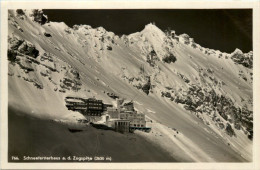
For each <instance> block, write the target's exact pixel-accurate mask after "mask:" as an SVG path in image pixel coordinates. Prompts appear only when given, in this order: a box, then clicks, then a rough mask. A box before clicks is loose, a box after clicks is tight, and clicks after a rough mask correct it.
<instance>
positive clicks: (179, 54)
mask: <svg viewBox="0 0 260 170" xmlns="http://www.w3.org/2000/svg"><path fill="white" fill-rule="evenodd" d="M47 20H48V19H47V16H45V15H44V14H43V12H42V11H41V10H9V14H8V24H9V25H8V29H9V30H8V90H9V91H8V104H9V106H12V107H15V108H18V109H21V110H23V111H25V112H28V113H29V114H31V115H34V116H37V117H40V118H48V119H55V120H59V121H76V120H78V119H83V118H84V117H83V116H82V115H81V114H80V113H77V112H72V111H69V110H67V108H66V107H65V97H67V96H77V97H93V96H95V98H97V99H102V100H103V101H104V102H105V103H112V104H114V103H115V100H114V99H112V98H110V97H109V96H108V94H112V93H113V94H115V95H117V96H119V97H120V98H126V99H128V100H133V101H134V103H135V107H136V110H138V111H139V112H143V113H145V114H146V115H147V120H151V122H153V123H151V126H152V128H153V130H154V132H158V133H160V134H162V135H163V136H164V137H162V138H156V137H154V136H153V134H151V133H150V134H145V133H141V132H140V134H139V133H138V135H142V136H145V137H147V139H149V140H151V142H156V143H157V144H159V145H161V147H162V148H164V149H167V150H168V151H169V152H171V154H172V155H173V156H175V157H185V159H188V160H191V161H211V162H212V161H222V162H223V161H251V160H252V138H253V93H252V90H253V89H252V82H253V68H252V67H253V52H252V51H251V52H249V53H243V52H242V51H241V50H239V49H236V50H235V51H234V52H233V53H231V54H228V53H224V52H221V51H218V50H213V49H208V48H204V47H201V46H200V45H199V44H197V43H195V41H194V39H193V38H190V37H189V36H188V35H187V34H182V35H176V34H175V32H174V31H167V32H163V31H162V30H160V29H159V28H158V27H156V26H155V25H154V24H148V25H146V26H145V28H144V29H143V30H142V31H140V32H137V33H133V34H130V35H123V36H121V37H119V36H117V35H115V34H114V33H113V32H109V31H106V30H105V29H104V28H102V27H98V28H92V27H91V26H89V25H75V26H73V28H70V27H68V26H67V25H66V24H65V23H57V22H47ZM176 129H177V132H178V134H179V136H177V137H176V136H175V135H173V134H175V132H176ZM178 151H180V152H178Z"/></svg>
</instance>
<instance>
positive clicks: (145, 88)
mask: <svg viewBox="0 0 260 170" xmlns="http://www.w3.org/2000/svg"><path fill="white" fill-rule="evenodd" d="M150 88H151V81H150V77H148V81H147V83H146V84H145V85H143V87H142V90H143V91H144V92H145V93H146V94H147V95H148V94H149V91H150Z"/></svg>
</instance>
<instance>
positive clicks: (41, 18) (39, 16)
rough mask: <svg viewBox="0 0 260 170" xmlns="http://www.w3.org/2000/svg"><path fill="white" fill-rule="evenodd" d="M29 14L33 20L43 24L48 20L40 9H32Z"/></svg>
mask: <svg viewBox="0 0 260 170" xmlns="http://www.w3.org/2000/svg"><path fill="white" fill-rule="evenodd" d="M30 16H31V17H33V21H35V22H38V23H40V24H41V25H43V24H45V23H46V22H47V21H48V18H47V16H45V15H44V14H43V11H42V10H39V9H33V10H32V12H31V13H30Z"/></svg>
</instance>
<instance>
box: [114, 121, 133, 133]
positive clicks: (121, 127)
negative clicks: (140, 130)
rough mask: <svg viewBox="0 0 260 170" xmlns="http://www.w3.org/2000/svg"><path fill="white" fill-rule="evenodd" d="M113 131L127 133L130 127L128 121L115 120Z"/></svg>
mask: <svg viewBox="0 0 260 170" xmlns="http://www.w3.org/2000/svg"><path fill="white" fill-rule="evenodd" d="M114 122H115V125H114V126H115V131H116V132H121V133H128V132H129V127H130V121H129V120H115V121H114Z"/></svg>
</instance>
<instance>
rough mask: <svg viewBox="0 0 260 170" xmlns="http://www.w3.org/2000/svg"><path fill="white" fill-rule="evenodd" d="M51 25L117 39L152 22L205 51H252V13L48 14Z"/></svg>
mask: <svg viewBox="0 0 260 170" xmlns="http://www.w3.org/2000/svg"><path fill="white" fill-rule="evenodd" d="M44 14H46V15H47V16H48V18H49V21H57V22H61V21H62V22H65V23H66V24H67V25H68V26H70V27H72V26H73V25H75V24H86V25H91V26H92V27H94V28H95V27H99V26H102V27H104V28H105V29H106V30H108V31H112V32H114V33H115V34H117V35H122V34H130V33H134V32H137V31H141V30H142V29H143V28H144V26H145V25H146V24H148V23H150V22H155V24H156V26H158V27H159V28H160V29H161V30H165V29H167V28H169V27H170V28H171V29H172V30H175V31H176V33H177V34H182V33H187V34H188V35H190V37H192V38H194V39H195V42H197V43H198V44H200V45H201V46H203V47H207V48H212V49H217V50H220V51H223V52H233V51H234V50H235V48H239V49H241V50H242V51H243V52H248V51H250V50H252V10H251V9H226V10H212V9H207V10H205V9H202V10H197V9H196V10H195V9H189V10H176V9H175V10H172V9H168V10H165V9H163V10H162V9H155V10H150V9H149V10H144V9H141V10H44Z"/></svg>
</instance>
